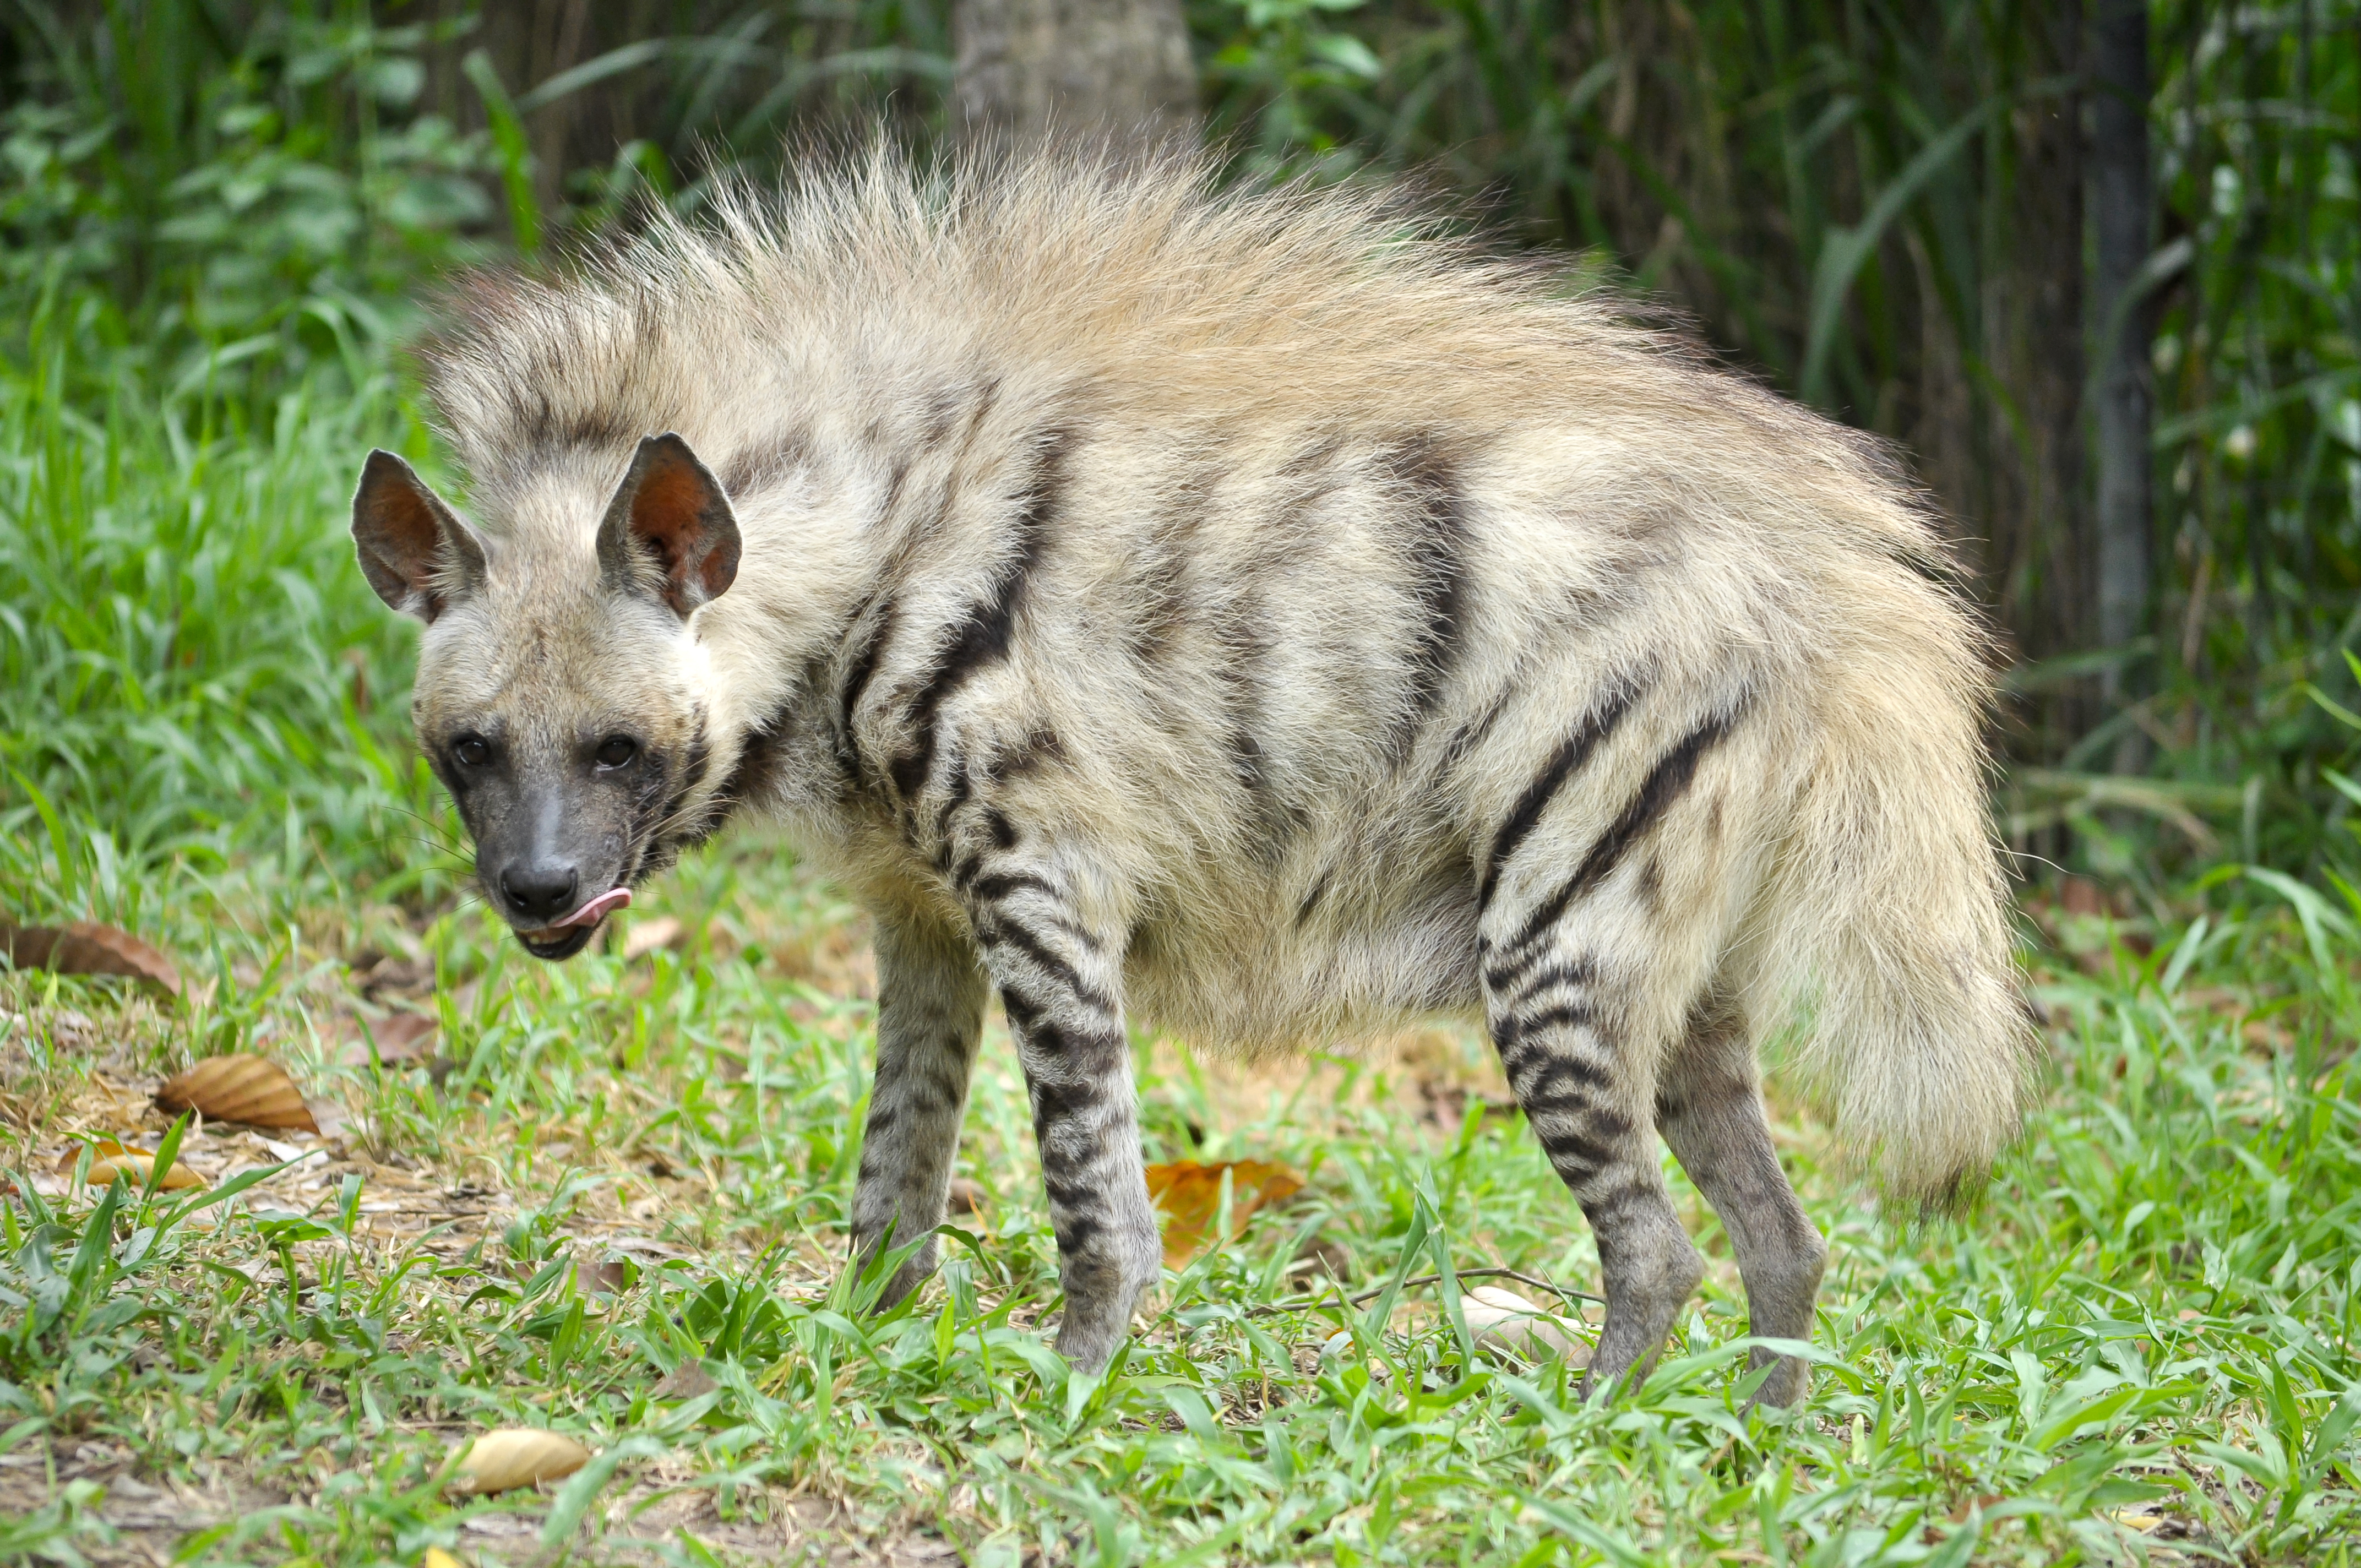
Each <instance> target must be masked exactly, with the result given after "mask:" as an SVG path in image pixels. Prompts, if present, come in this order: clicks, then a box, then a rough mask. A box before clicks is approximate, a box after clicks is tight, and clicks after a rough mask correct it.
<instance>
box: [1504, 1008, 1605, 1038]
mask: <svg viewBox="0 0 2361 1568" xmlns="http://www.w3.org/2000/svg"><path fill="white" fill-rule="evenodd" d="M1597 1022H1598V1013H1597V1012H1596V1011H1595V1010H1594V1009H1593V1008H1592V1007H1591V1005H1590V1003H1587V1002H1561V1003H1558V1004H1557V1005H1556V1006H1554V1007H1544V1008H1543V1009H1542V1010H1541V1011H1540V1012H1538V1013H1535V1014H1532V1015H1531V1016H1530V1017H1525V1018H1521V1019H1519V1020H1518V1021H1517V1024H1518V1029H1519V1032H1520V1033H1521V1034H1527V1035H1531V1034H1536V1033H1539V1032H1540V1031H1541V1030H1543V1029H1559V1028H1565V1027H1568V1026H1572V1027H1576V1028H1581V1027H1585V1026H1587V1025H1592V1024H1596V1023H1597Z"/></svg>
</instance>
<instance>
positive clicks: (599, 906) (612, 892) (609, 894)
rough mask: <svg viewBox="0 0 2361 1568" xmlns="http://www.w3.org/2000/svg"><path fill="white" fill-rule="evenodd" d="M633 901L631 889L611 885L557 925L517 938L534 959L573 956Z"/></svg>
mask: <svg viewBox="0 0 2361 1568" xmlns="http://www.w3.org/2000/svg"><path fill="white" fill-rule="evenodd" d="M630 907H631V889H630V888H628V887H616V888H609V889H608V890H607V891H606V892H605V893H602V894H599V895H598V897H596V898H594V899H592V900H591V901H590V902H589V903H588V904H586V905H583V906H582V907H581V908H579V909H577V910H576V911H575V912H574V913H573V914H571V915H569V916H566V918H565V919H563V920H560V921H558V922H557V923H556V924H555V925H554V926H544V927H541V928H540V929H538V930H532V931H526V930H520V931H518V932H517V940H518V941H520V942H522V943H523V944H524V950H525V951H526V952H528V953H531V954H532V955H533V957H534V958H537V959H548V960H550V961H551V962H552V963H555V962H558V961H559V960H561V959H570V958H572V957H573V956H574V955H575V954H577V953H578V952H580V951H581V950H582V949H583V948H587V947H588V946H589V945H590V938H593V937H595V936H597V935H598V927H601V926H603V925H605V924H606V921H607V916H609V915H611V914H613V913H614V912H615V911H616V910H618V909H628V908H630Z"/></svg>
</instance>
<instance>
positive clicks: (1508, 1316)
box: [1459, 1285, 1590, 1366]
mask: <svg viewBox="0 0 2361 1568" xmlns="http://www.w3.org/2000/svg"><path fill="white" fill-rule="evenodd" d="M1459 1311H1460V1315H1461V1316H1462V1317H1464V1318H1466V1320H1467V1332H1470V1333H1472V1334H1474V1335H1475V1336H1476V1340H1477V1343H1479V1344H1486V1345H1491V1346H1493V1347H1495V1348H1497V1349H1500V1350H1505V1351H1508V1352H1509V1353H1510V1354H1512V1355H1520V1356H1522V1357H1524V1358H1525V1359H1526V1360H1528V1361H1537V1360H1539V1359H1541V1358H1542V1357H1543V1356H1549V1355H1557V1356H1563V1357H1565V1361H1566V1364H1567V1365H1570V1366H1587V1365H1590V1345H1589V1343H1588V1342H1587V1341H1585V1340H1583V1339H1582V1338H1580V1337H1579V1336H1578V1335H1577V1334H1576V1328H1575V1323H1574V1321H1573V1320H1571V1319H1569V1318H1561V1317H1559V1316H1557V1315H1556V1314H1555V1313H1554V1312H1550V1311H1547V1310H1543V1308H1541V1307H1538V1306H1536V1305H1534V1304H1533V1303H1532V1302H1531V1301H1528V1300H1526V1299H1524V1298H1523V1297H1522V1296H1520V1295H1518V1294H1517V1293H1516V1292H1515V1291H1513V1290H1503V1289H1502V1288H1500V1287H1499V1286H1497V1285H1478V1286H1477V1287H1475V1288H1473V1289H1471V1290H1470V1291H1468V1293H1467V1294H1466V1295H1465V1296H1462V1297H1461V1298H1459Z"/></svg>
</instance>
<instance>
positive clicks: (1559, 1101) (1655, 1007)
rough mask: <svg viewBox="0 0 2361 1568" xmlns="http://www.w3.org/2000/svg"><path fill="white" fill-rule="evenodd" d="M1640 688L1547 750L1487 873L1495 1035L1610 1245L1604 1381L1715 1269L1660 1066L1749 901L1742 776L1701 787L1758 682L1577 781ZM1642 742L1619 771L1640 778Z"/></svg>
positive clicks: (1651, 1352)
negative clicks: (1673, 1139) (1740, 854)
mask: <svg viewBox="0 0 2361 1568" xmlns="http://www.w3.org/2000/svg"><path fill="white" fill-rule="evenodd" d="M1636 701H1637V694H1636V693H1635V692H1634V691H1633V690H1632V689H1631V688H1630V687H1628V686H1627V687H1624V688H1622V689H1620V691H1612V692H1610V693H1609V695H1608V696H1607V697H1606V698H1605V699H1604V700H1603V701H1602V702H1601V703H1600V705H1599V706H1598V707H1597V708H1596V709H1595V710H1594V711H1593V712H1592V713H1591V714H1590V715H1589V716H1588V717H1587V718H1585V719H1584V720H1583V722H1582V724H1581V725H1580V726H1579V727H1578V728H1577V729H1576V730H1575V731H1574V733H1573V734H1572V735H1571V736H1569V737H1568V738H1567V740H1565V743H1564V744H1563V745H1561V746H1560V747H1559V748H1558V749H1557V751H1555V752H1554V754H1553V755H1552V756H1551V757H1550V758H1549V759H1548V760H1547V761H1546V762H1544V763H1543V765H1542V767H1541V768H1540V770H1539V771H1538V773H1536V774H1535V775H1534V776H1533V778H1532V783H1531V784H1529V785H1528V786H1527V787H1526V789H1525V790H1524V792H1523V793H1522V795H1521V796H1520V797H1519V798H1518V799H1517V801H1516V802H1515V804H1514V806H1512V808H1511V809H1510V811H1509V813H1508V814H1507V816H1506V817H1504V818H1503V819H1502V821H1501V823H1500V826H1499V828H1497V829H1496V830H1495V831H1494V832H1493V834H1492V835H1491V841H1490V845H1489V848H1488V851H1487V853H1486V857H1485V870H1484V874H1483V877H1482V880H1481V883H1479V886H1478V889H1477V905H1478V909H1479V915H1478V924H1477V936H1478V948H1479V952H1480V954H1481V957H1482V963H1483V989H1484V1005H1485V1014H1486V1019H1487V1022H1488V1025H1489V1027H1490V1030H1491V1034H1492V1039H1493V1043H1494V1045H1495V1046H1496V1047H1497V1048H1498V1049H1499V1054H1500V1064H1501V1066H1502V1068H1503V1069H1505V1070H1506V1072H1507V1073H1508V1077H1509V1086H1510V1090H1511V1091H1513V1092H1514V1094H1515V1095H1516V1098H1517V1102H1518V1104H1519V1105H1520V1106H1521V1107H1522V1108H1523V1110H1524V1112H1525V1115H1526V1119H1527V1120H1528V1121H1529V1122H1530V1123H1531V1124H1532V1129H1533V1132H1534V1135H1536V1136H1537V1137H1538V1138H1539V1139H1540V1140H1541V1144H1542V1147H1543V1149H1544V1150H1545V1151H1546V1152H1547V1153H1548V1155H1549V1157H1550V1163H1551V1165H1552V1166H1554V1168H1556V1170H1557V1173H1558V1175H1559V1176H1560V1177H1561V1178H1562V1179H1564V1180H1565V1184H1566V1186H1567V1188H1568V1189H1570V1190H1572V1191H1573V1193H1574V1196H1575V1200H1576V1202H1578V1203H1579V1204H1580V1205H1581V1206H1582V1212H1583V1214H1584V1216H1585V1217H1586V1218H1587V1219H1588V1220H1589V1222H1590V1227H1591V1231H1592V1234H1594V1236H1595V1237H1596V1238H1597V1241H1598V1263H1599V1272H1600V1275H1601V1277H1602V1280H1603V1282H1604V1286H1605V1290H1606V1295H1607V1321H1606V1322H1605V1324H1604V1326H1603V1327H1602V1329H1601V1331H1600V1335H1599V1341H1598V1348H1597V1350H1596V1351H1595V1352H1594V1353H1593V1354H1592V1358H1591V1364H1590V1370H1589V1372H1588V1374H1587V1377H1586V1379H1585V1387H1586V1388H1587V1389H1589V1388H1598V1387H1606V1386H1609V1385H1611V1384H1613V1383H1615V1382H1617V1381H1618V1380H1620V1379H1622V1378H1624V1377H1626V1376H1630V1375H1631V1374H1633V1373H1634V1372H1635V1371H1638V1370H1640V1369H1642V1368H1644V1367H1645V1365H1647V1364H1648V1363H1649V1362H1650V1361H1652V1360H1653V1358H1654V1356H1655V1354H1656V1352H1657V1350H1658V1348H1659V1347H1660V1346H1661V1345H1662V1343H1664V1335H1665V1333H1666V1332H1668V1331H1669V1330H1670V1329H1671V1327H1672V1325H1673V1321H1674V1320H1675V1318H1676V1317H1677V1316H1678V1315H1679V1313H1680V1310H1681V1308H1682V1307H1683V1305H1684V1304H1685V1303H1686V1301H1687V1300H1688V1299H1689V1295H1690V1293H1691V1292H1692V1291H1694V1290H1695V1289H1696V1288H1697V1281H1698V1280H1699V1279H1700V1278H1701V1277H1703V1276H1704V1273H1705V1264H1704V1260H1703V1259H1701V1258H1700V1257H1699V1256H1698V1255H1697V1249H1696V1247H1694V1246H1692V1245H1690V1243H1689V1238H1688V1234H1687V1233H1686V1231H1685V1230H1684V1229H1683V1228H1682V1225H1681V1223H1680V1217H1679V1215H1678V1213H1677V1212H1675V1209H1674V1208H1673V1201H1672V1197H1671V1194H1670V1193H1669V1192H1668V1191H1667V1190H1665V1186H1664V1168H1663V1163H1662V1156H1661V1155H1660V1153H1659V1152H1658V1146H1657V1143H1656V1131H1655V1123H1656V1117H1655V1105H1656V1089H1657V1073H1658V1069H1659V1064H1660V1063H1661V1062H1663V1061H1664V1058H1665V1057H1666V1056H1667V1054H1668V1053H1669V1052H1670V1050H1671V1048H1672V1047H1673V1046H1674V1045H1675V1042H1676V1041H1677V1040H1678V1039H1679V1038H1680V1036H1681V1034H1682V1030H1683V1026H1684V1023H1685V1019H1686V1013H1687V1010H1688V1004H1689V1001H1690V999H1691V998H1694V997H1695V996H1697V994H1698V993H1699V992H1701V991H1702V990H1703V989H1704V985H1705V981H1706V979H1707V977H1708V975H1709V974H1710V973H1711V971H1712V967H1713V964H1714V961H1715V959H1716V957H1717V955H1718V952H1719V947H1720V944H1721V942H1722V941H1723V939H1724V938H1725V935H1726V932H1727V929H1728V927H1729V924H1730V922H1729V918H1728V912H1729V910H1730V907H1731V906H1732V905H1733V903H1734V899H1733V896H1732V892H1733V890H1732V888H1731V886H1730V876H1729V870H1730V856H1729V854H1728V853H1727V852H1726V844H1727V842H1728V839H1729V837H1730V825H1729V822H1728V820H1727V819H1728V818H1730V817H1732V816H1734V815H1736V812H1735V811H1734V810H1733V809H1732V806H1731V801H1732V797H1733V796H1734V795H1736V793H1737V792H1735V791H1734V790H1731V789H1730V787H1729V786H1730V779H1729V777H1728V776H1726V775H1725V776H1721V777H1715V778H1712V779H1711V782H1710V783H1709V784H1708V785H1707V786H1706V787H1703V788H1697V787H1693V786H1696V785H1697V783H1698V779H1699V775H1700V773H1701V772H1708V771H1709V768H1710V763H1709V762H1708V759H1709V758H1712V757H1713V756H1714V754H1715V753H1716V752H1717V751H1718V749H1719V748H1720V746H1721V744H1722V742H1723V741H1724V740H1726V739H1727V738H1728V737H1729V736H1730V732H1731V731H1732V729H1734V728H1736V727H1737V726H1738V724H1739V722H1740V720H1741V718H1742V715H1743V710H1744V699H1743V696H1739V697H1737V698H1736V699H1734V700H1731V701H1730V702H1728V703H1726V704H1724V705H1721V706H1720V707H1719V709H1718V710H1717V711H1713V712H1710V713H1709V714H1708V716H1706V717H1704V718H1702V719H1699V720H1697V721H1695V722H1694V727H1693V728H1691V729H1689V730H1688V731H1687V733H1686V735H1683V736H1682V737H1681V738H1680V739H1679V740H1676V741H1675V743H1673V744H1672V745H1671V746H1670V747H1668V748H1665V749H1664V750H1661V751H1656V752H1655V754H1654V756H1653V762H1652V764H1651V765H1650V767H1649V769H1648V771H1647V773H1645V774H1644V775H1643V776H1642V777H1641V778H1640V779H1639V780H1638V782H1637V784H1636V787H1633V786H1632V785H1631V784H1623V785H1621V786H1620V787H1615V786H1612V785H1609V786H1608V787H1606V788H1599V787H1597V786H1593V787H1588V788H1570V787H1569V785H1571V784H1573V783H1574V781H1575V780H1576V778H1577V776H1578V775H1580V774H1582V773H1584V772H1585V770H1586V769H1587V766H1588V764H1589V762H1590V761H1591V759H1592V756H1593V754H1594V753H1599V754H1601V755H1602V756H1603V757H1607V758H1608V760H1609V762H1612V760H1613V759H1612V758H1611V755H1610V753H1611V751H1612V750H1613V749H1615V748H1614V746H1613V742H1614V741H1615V738H1616V736H1617V732H1618V730H1619V728H1620V726H1621V724H1622V722H1623V719H1624V718H1625V716H1626V715H1627V713H1628V712H1629V711H1630V710H1631V708H1632V707H1634V706H1635V703H1636ZM1656 743H1657V744H1658V745H1661V744H1662V742H1661V740H1659V741H1658V742H1656ZM1623 750H1624V751H1625V756H1624V759H1623V761H1622V762H1621V765H1620V767H1616V768H1613V769H1612V770H1611V771H1612V772H1616V773H1621V774H1622V776H1623V777H1624V778H1626V779H1629V778H1630V777H1631V770H1630V764H1631V758H1630V754H1629V753H1630V748H1628V747H1626V748H1623ZM1602 771H1603V772H1604V771H1609V769H1602Z"/></svg>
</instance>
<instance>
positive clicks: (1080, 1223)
mask: <svg viewBox="0 0 2361 1568" xmlns="http://www.w3.org/2000/svg"><path fill="white" fill-rule="evenodd" d="M1104 1229H1106V1226H1105V1225H1104V1224H1103V1223H1100V1221H1099V1217H1098V1216H1097V1215H1096V1214H1093V1213H1090V1212H1079V1213H1073V1214H1069V1215H1067V1216H1066V1223H1064V1224H1062V1225H1058V1226H1054V1227H1052V1230H1051V1234H1054V1235H1055V1236H1056V1237H1057V1238H1058V1250H1059V1251H1060V1252H1061V1253H1069V1254H1071V1253H1077V1252H1080V1251H1082V1249H1083V1248H1084V1247H1086V1246H1088V1245H1091V1243H1092V1241H1093V1239H1095V1238H1096V1237H1097V1235H1098V1234H1099V1233H1100V1232H1101V1231H1104Z"/></svg>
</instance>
